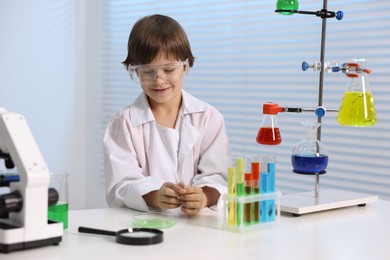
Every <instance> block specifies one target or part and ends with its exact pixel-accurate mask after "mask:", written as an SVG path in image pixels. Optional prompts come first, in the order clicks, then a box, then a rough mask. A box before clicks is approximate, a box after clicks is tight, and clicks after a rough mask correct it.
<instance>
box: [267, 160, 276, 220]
mask: <svg viewBox="0 0 390 260" xmlns="http://www.w3.org/2000/svg"><path fill="white" fill-rule="evenodd" d="M267 186H268V187H267V190H268V192H275V162H269V163H268V182H267ZM267 214H268V221H274V220H275V200H268V201H267Z"/></svg>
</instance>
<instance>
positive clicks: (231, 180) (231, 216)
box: [228, 167, 236, 226]
mask: <svg viewBox="0 0 390 260" xmlns="http://www.w3.org/2000/svg"><path fill="white" fill-rule="evenodd" d="M228 195H229V199H231V197H233V196H235V195H236V176H235V168H234V167H229V168H228ZM228 224H229V225H232V226H234V225H236V203H235V202H234V201H230V200H229V203H228Z"/></svg>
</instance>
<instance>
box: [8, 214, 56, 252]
mask: <svg viewBox="0 0 390 260" xmlns="http://www.w3.org/2000/svg"><path fill="white" fill-rule="evenodd" d="M25 231H26V230H25V229H24V228H23V227H20V226H15V225H13V224H9V223H6V222H1V221H0V253H10V252H12V251H19V250H25V249H31V248H37V247H42V246H49V245H59V244H60V242H61V240H62V235H63V225H62V223H59V222H54V221H51V220H49V221H48V224H47V225H44V226H43V227H42V231H43V233H41V234H40V235H38V236H36V237H35V239H33V238H30V239H26V238H25V235H26V233H25Z"/></svg>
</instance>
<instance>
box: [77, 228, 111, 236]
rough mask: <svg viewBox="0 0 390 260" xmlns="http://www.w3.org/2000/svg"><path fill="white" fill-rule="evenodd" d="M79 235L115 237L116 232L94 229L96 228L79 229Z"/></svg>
mask: <svg viewBox="0 0 390 260" xmlns="http://www.w3.org/2000/svg"><path fill="white" fill-rule="evenodd" d="M79 232H80V233H88V234H96V235H106V236H116V232H114V231H108V230H102V229H96V228H88V227H79Z"/></svg>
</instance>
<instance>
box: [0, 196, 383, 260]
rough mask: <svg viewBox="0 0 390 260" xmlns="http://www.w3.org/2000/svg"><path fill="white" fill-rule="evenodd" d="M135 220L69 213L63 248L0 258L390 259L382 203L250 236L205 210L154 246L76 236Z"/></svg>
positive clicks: (123, 213)
mask: <svg viewBox="0 0 390 260" xmlns="http://www.w3.org/2000/svg"><path fill="white" fill-rule="evenodd" d="M133 214H134V212H133V211H131V210H128V209H91V210H76V211H70V215H69V229H68V230H67V231H66V232H65V234H64V236H63V240H62V242H61V243H60V245H59V246H47V247H42V248H37V249H31V250H26V251H19V252H11V253H10V254H1V253H0V259H1V260H14V259H17V260H21V259H26V260H35V259H40V260H43V259H50V260H55V259H71V260H78V259H88V260H95V259H110V260H120V259H170V260H172V259H180V260H188V259H197V260H206V259H224V260H225V259H242V260H244V259H245V260H246V259H267V260H272V259H283V260H285V259H288V260H290V259H299V260H306V259H308V260H322V259H324V260H338V259H340V260H350V259H353V260H359V259H364V260H371V259H376V260H377V259H383V260H385V259H386V260H388V259H390V202H387V201H382V200H378V201H377V202H373V203H370V204H367V206H366V207H356V206H354V207H350V208H342V209H337V210H331V211H327V212H321V213H314V214H307V215H303V216H301V217H292V216H290V215H282V216H281V218H280V226H279V227H275V228H270V229H263V230H259V231H251V232H246V233H232V232H228V231H223V230H221V229H220V227H221V225H222V214H217V213H215V212H211V211H209V210H205V211H204V212H202V213H201V214H200V215H198V216H196V217H195V218H192V219H190V218H187V217H185V216H179V217H178V220H177V224H176V225H175V226H174V227H172V228H168V229H163V231H164V242H162V243H160V244H156V245H151V246H131V245H121V244H117V243H116V242H115V238H114V237H109V236H101V235H90V234H80V233H78V232H77V228H78V227H79V226H87V227H95V228H100V229H108V230H113V231H117V230H120V229H123V228H126V227H129V225H130V223H131V217H132V215H133Z"/></svg>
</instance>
